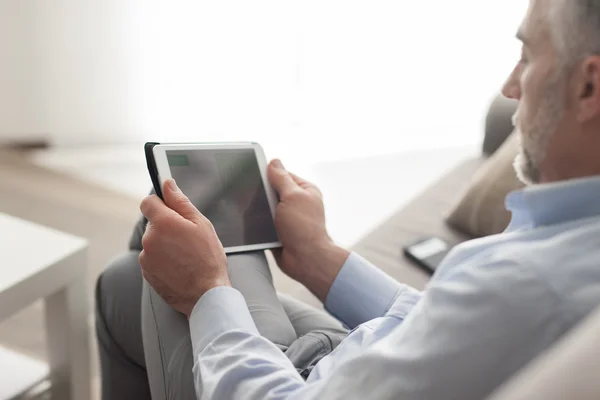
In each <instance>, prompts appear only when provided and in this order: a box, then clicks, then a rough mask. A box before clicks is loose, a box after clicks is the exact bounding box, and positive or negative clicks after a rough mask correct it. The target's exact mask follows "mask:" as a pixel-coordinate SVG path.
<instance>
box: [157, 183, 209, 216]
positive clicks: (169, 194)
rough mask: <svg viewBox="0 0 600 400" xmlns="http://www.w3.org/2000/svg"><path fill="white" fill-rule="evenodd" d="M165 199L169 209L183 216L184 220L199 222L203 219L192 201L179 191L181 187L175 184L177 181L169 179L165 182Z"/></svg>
mask: <svg viewBox="0 0 600 400" xmlns="http://www.w3.org/2000/svg"><path fill="white" fill-rule="evenodd" d="M163 197H164V198H165V204H166V205H167V207H169V208H170V209H172V210H173V211H175V212H176V213H178V214H179V215H181V216H182V217H183V218H185V219H187V220H189V221H192V222H198V220H199V218H201V217H202V214H200V211H198V209H197V208H196V206H194V205H193V204H192V202H191V201H190V199H189V198H188V197H187V196H186V195H185V194H184V193H183V192H182V191H181V189H179V186H177V184H176V183H175V180H173V179H168V180H166V181H165V184H164V187H163Z"/></svg>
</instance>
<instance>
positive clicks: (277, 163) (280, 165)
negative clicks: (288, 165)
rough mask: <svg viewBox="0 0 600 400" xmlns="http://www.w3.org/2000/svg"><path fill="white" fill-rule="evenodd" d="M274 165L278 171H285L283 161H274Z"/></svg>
mask: <svg viewBox="0 0 600 400" xmlns="http://www.w3.org/2000/svg"><path fill="white" fill-rule="evenodd" d="M273 165H274V166H275V168H278V169H283V170H285V167H284V166H283V164H282V163H281V160H274V161H273Z"/></svg>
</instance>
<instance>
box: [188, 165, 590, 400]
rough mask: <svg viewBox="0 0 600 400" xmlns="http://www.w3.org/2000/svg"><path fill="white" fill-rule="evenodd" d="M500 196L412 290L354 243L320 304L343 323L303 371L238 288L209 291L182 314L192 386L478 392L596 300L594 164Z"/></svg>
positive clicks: (431, 395)
mask: <svg viewBox="0 0 600 400" xmlns="http://www.w3.org/2000/svg"><path fill="white" fill-rule="evenodd" d="M507 207H508V208H509V209H510V210H511V211H512V212H513V218H512V221H511V224H510V226H509V228H508V229H507V230H506V232H504V233H503V234H500V235H496V236H491V237H486V238H482V239H477V240H473V241H470V242H467V243H464V244H462V245H460V246H457V247H456V248H455V249H454V250H453V251H452V252H451V253H450V254H449V255H448V256H447V257H446V259H445V260H444V262H443V263H442V265H440V268H439V270H438V272H437V273H436V274H435V276H434V278H433V279H432V280H431V282H430V284H429V285H428V287H427V289H426V291H425V292H423V293H420V292H418V291H416V290H414V289H411V288H410V287H407V286H405V285H402V284H400V283H398V282H396V281H394V280H393V279H391V278H390V277H388V276H387V275H385V274H383V273H382V272H380V271H379V270H378V269H377V268H375V267H374V266H372V265H370V264H369V263H368V262H367V261H365V260H364V259H362V258H360V257H359V256H358V255H356V254H352V255H351V256H350V257H349V258H348V260H347V261H346V263H345V265H344V266H343V268H342V270H341V271H340V273H339V275H338V277H337V278H336V280H335V282H334V283H333V286H332V288H331V291H330V293H329V296H328V298H327V301H326V308H327V309H328V310H329V311H330V312H331V313H332V314H333V315H335V316H336V317H337V318H339V319H340V320H341V321H342V322H344V323H345V324H346V325H347V326H349V327H351V328H353V331H352V332H351V333H350V334H349V335H348V337H347V338H346V339H345V340H344V341H343V342H342V343H341V344H340V345H339V346H338V347H337V349H335V350H334V351H333V352H332V353H331V354H330V355H329V356H327V357H325V358H324V359H322V360H321V361H320V362H319V363H318V364H317V365H316V367H315V368H314V369H313V371H312V373H311V374H310V376H309V377H308V379H307V381H306V382H305V381H304V380H303V379H302V378H301V377H300V375H299V374H298V373H297V372H296V370H295V368H294V366H293V365H292V364H291V362H290V361H289V360H288V359H287V358H286V356H285V355H284V354H283V353H282V352H281V351H280V350H279V349H278V348H277V347H275V346H274V345H273V344H271V343H270V342H269V341H268V340H266V339H264V338H262V337H261V336H260V335H259V334H258V331H257V329H256V326H255V325H254V323H253V321H252V318H251V317H250V313H249V311H248V308H247V306H246V303H245V301H244V298H243V297H242V295H241V294H240V293H239V292H238V291H236V290H235V289H232V288H228V287H219V288H215V289H213V290H211V291H209V292H207V293H206V294H205V295H204V296H202V298H201V299H200V300H199V301H198V303H197V305H196V306H195V308H194V311H193V313H192V316H191V318H190V329H191V337H192V344H193V349H194V369H193V372H194V379H195V385H196V393H197V396H198V398H201V399H244V400H254V399H256V400H259V399H260V400H265V399H302V400H310V399H403V400H407V399H410V400H416V399H423V400H433V399H445V400H448V399H460V400H469V399H473V400H475V399H483V398H485V397H486V396H487V395H488V394H489V393H490V392H491V391H493V390H494V389H495V388H496V387H498V386H499V385H500V384H501V383H502V382H504V381H505V380H506V379H508V378H509V377H510V376H511V375H512V374H513V373H514V372H515V371H517V370H518V369H519V368H521V367H523V366H524V365H525V364H527V362H528V361H530V360H531V359H533V358H535V357H536V356H537V355H538V354H539V353H541V352H542V351H543V350H544V349H546V348H548V347H549V346H550V345H551V344H552V343H553V342H555V341H556V340H557V339H558V338H560V337H561V336H562V335H563V334H564V333H565V332H566V331H568V330H569V329H570V328H571V327H573V326H574V325H575V324H576V323H577V322H578V321H580V320H581V319H582V318H583V317H584V316H586V315H587V314H588V313H589V312H590V311H591V310H593V308H595V306H597V305H599V304H600V177H598V178H588V179H580V180H572V181H568V182H562V183H558V184H549V185H538V186H534V187H530V188H527V189H525V190H523V191H519V192H515V193H512V194H511V195H509V197H508V198H507ZM200 322H202V323H200ZM199 327H202V329H200V328H199ZM206 327H209V328H206ZM584 372H586V371H582V373H584Z"/></svg>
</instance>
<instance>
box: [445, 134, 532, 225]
mask: <svg viewBox="0 0 600 400" xmlns="http://www.w3.org/2000/svg"><path fill="white" fill-rule="evenodd" d="M517 151H518V136H517V135H512V136H511V137H509V138H508V139H507V140H506V141H505V142H504V144H503V145H502V146H501V147H500V148H499V149H498V150H497V151H496V153H494V155H492V156H491V157H490V158H489V159H488V160H487V161H486V162H485V164H484V165H483V166H482V167H481V168H480V169H479V170H478V171H477V173H476V174H475V175H474V176H473V179H472V180H471V182H470V185H469V186H468V187H467V189H466V190H465V191H464V192H463V193H462V194H461V195H460V196H459V198H458V200H457V201H456V205H455V206H454V208H453V210H452V211H451V212H450V214H449V216H448V218H447V222H448V224H449V225H450V226H452V227H453V228H455V229H457V230H459V231H461V232H464V233H466V234H467V235H470V236H476V237H480V236H489V235H494V234H498V233H500V232H502V231H504V229H506V227H507V226H508V223H509V222H510V217H511V214H510V212H509V211H508V210H506V207H505V204H504V203H505V198H506V195H507V194H508V193H509V192H511V191H513V190H515V189H518V188H521V187H523V184H522V183H521V182H520V181H519V180H518V179H517V175H516V173H515V170H514V167H513V163H514V160H515V157H516V155H517Z"/></svg>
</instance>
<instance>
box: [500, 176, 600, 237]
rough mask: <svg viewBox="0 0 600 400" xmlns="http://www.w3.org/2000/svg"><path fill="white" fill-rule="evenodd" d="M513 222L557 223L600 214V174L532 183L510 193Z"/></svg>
mask: <svg viewBox="0 0 600 400" xmlns="http://www.w3.org/2000/svg"><path fill="white" fill-rule="evenodd" d="M506 208H507V209H508V210H509V211H512V213H513V221H511V225H512V226H513V227H514V226H515V225H524V224H531V225H533V226H534V227H537V226H544V225H556V224H560V223H563V222H569V221H574V220H577V219H582V218H588V217H594V216H599V215H600V176H594V177H591V178H581V179H572V180H568V181H563V182H557V183H549V184H540V185H533V186H529V187H527V188H525V189H522V190H518V191H515V192H512V193H510V194H509V195H508V196H507V197H506Z"/></svg>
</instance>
